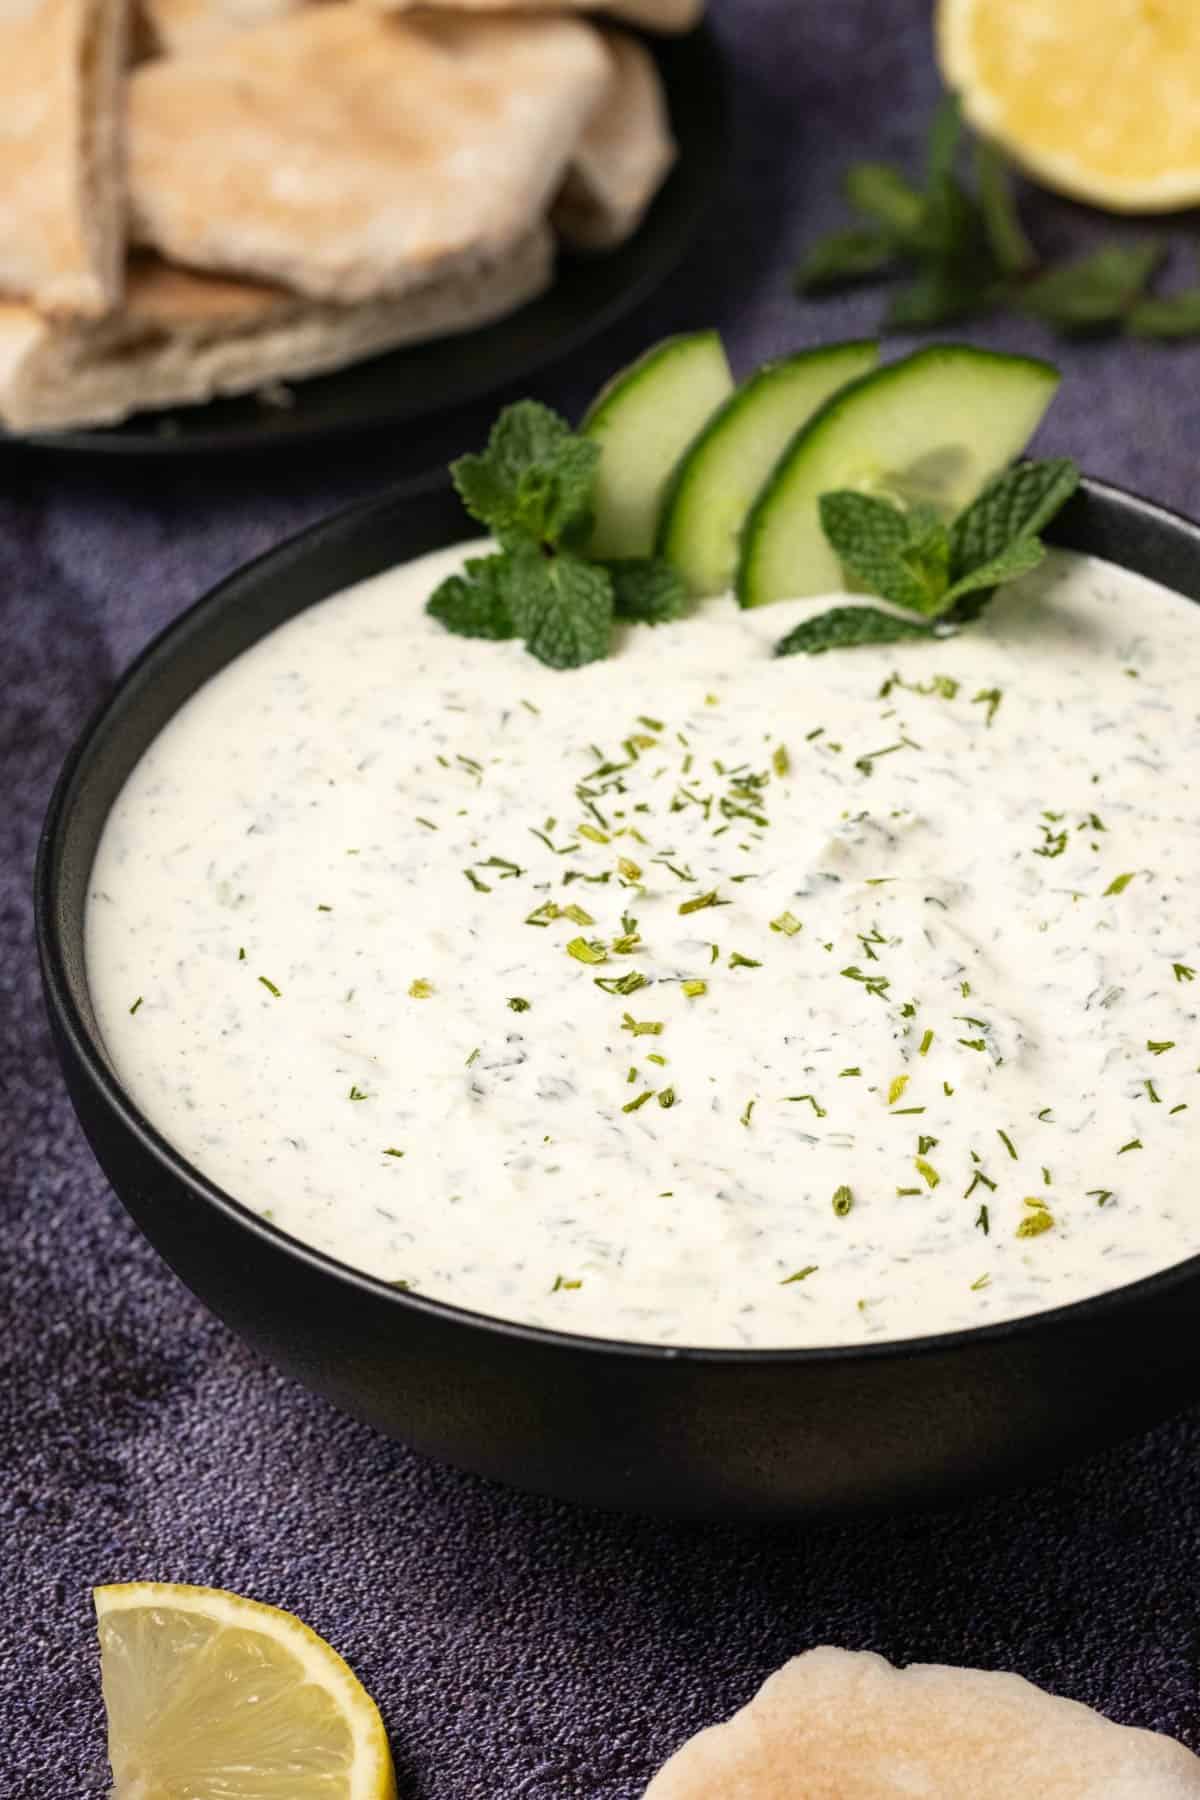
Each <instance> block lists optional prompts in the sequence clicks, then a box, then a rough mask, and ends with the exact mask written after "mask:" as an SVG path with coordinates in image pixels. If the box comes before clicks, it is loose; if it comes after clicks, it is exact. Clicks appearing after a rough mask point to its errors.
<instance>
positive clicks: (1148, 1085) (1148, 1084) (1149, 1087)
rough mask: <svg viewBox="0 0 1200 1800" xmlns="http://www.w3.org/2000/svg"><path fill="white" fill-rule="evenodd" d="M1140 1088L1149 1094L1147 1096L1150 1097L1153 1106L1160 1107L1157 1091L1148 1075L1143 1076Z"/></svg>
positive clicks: (1160, 1102) (1160, 1101)
mask: <svg viewBox="0 0 1200 1800" xmlns="http://www.w3.org/2000/svg"><path fill="white" fill-rule="evenodd" d="M1142 1086H1143V1087H1144V1088H1145V1090H1146V1092H1147V1093H1148V1094H1149V1096H1150V1098H1151V1100H1152V1101H1153V1102H1154V1104H1155V1106H1161V1105H1162V1100H1161V1098H1160V1097H1159V1093H1158V1090H1157V1089H1156V1087H1155V1085H1154V1083H1153V1082H1152V1081H1151V1079H1150V1077H1149V1076H1148V1075H1147V1076H1145V1078H1144V1079H1143V1082H1142Z"/></svg>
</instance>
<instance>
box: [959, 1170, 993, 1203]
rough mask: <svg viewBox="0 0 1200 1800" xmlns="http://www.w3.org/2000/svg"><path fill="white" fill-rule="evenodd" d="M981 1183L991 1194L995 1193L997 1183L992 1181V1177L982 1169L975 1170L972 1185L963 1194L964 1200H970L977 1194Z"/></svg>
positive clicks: (972, 1175)
mask: <svg viewBox="0 0 1200 1800" xmlns="http://www.w3.org/2000/svg"><path fill="white" fill-rule="evenodd" d="M980 1182H982V1183H983V1185H984V1187H985V1188H987V1190H988V1192H989V1193H992V1194H994V1193H995V1191H996V1183H995V1182H994V1181H993V1180H992V1178H991V1176H990V1175H985V1174H984V1172H983V1170H982V1169H973V1170H972V1171H971V1185H970V1187H968V1188H967V1190H966V1191H965V1193H964V1194H963V1199H964V1200H969V1199H970V1198H971V1195H972V1194H973V1193H974V1192H975V1189H976V1188H977V1187H978V1186H979V1184H980Z"/></svg>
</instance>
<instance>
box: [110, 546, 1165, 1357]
mask: <svg viewBox="0 0 1200 1800" xmlns="http://www.w3.org/2000/svg"><path fill="white" fill-rule="evenodd" d="M462 554H463V552H462V551H456V552H451V553H447V554H441V555H436V556H432V557H428V558H426V559H424V560H422V561H419V562H415V563H412V564H410V565H409V566H407V567H403V568H399V569H395V570H393V571H392V572H390V573H388V574H386V575H383V576H381V577H379V578H377V579H376V580H373V581H370V582H366V583H364V584H363V585H361V586H359V587H356V588H353V589H351V590H349V591H348V592H346V593H343V594H340V595H338V596H336V597H335V598H333V599H330V600H328V601H325V602H324V603H323V604H321V605H319V606H316V607H314V608H312V609H311V610H309V611H307V612H305V613H302V614H301V615H300V616H299V617H298V618H296V619H295V620H293V621H292V622H291V623H290V624H288V625H287V626H285V627H284V628H283V629H281V630H279V631H276V632H275V633H273V634H272V635H271V636H270V637H268V638H266V639H265V640H264V641H263V642H262V643H260V644H259V645H258V646H257V647H256V648H254V649H253V650H251V651H250V652H249V653H248V654H246V655H244V656H242V657H240V658H239V659H238V660H237V661H236V662H234V663H233V664H232V665H231V666H230V667H229V668H227V669H226V670H224V671H223V672H222V673H221V674H220V675H219V676H217V677H216V679H215V680H213V681H211V682H210V683H209V684H208V685H207V686H206V687H204V688H203V689H202V690H201V691H200V692H199V693H198V694H197V695H196V696H195V697H194V698H193V699H192V700H191V701H189V703H188V704H187V705H186V706H185V707H184V708H183V709H182V711H181V712H180V713H179V715H178V716H177V717H176V718H175V719H174V720H173V721H172V723H171V724H170V725H169V726H168V727H167V729H166V730H165V731H164V732H163V733H162V735H161V736H160V737H159V738H158V740H157V741H156V742H155V743H154V744H153V746H152V747H151V749H150V750H149V751H148V753H147V754H146V756H145V757H144V758H143V759H142V761H141V763H140V764H139V766H138V767H137V769H136V770H135V771H134V773H133V775H132V777H131V778H130V780H129V782H128V784H127V786H126V788H125V790H124V792H123V793H122V794H121V796H120V798H119V800H118V802H117V804H116V806H115V807H114V809H113V813H112V816H111V818H110V820H109V822H108V825H107V828H106V830H105V833H104V836H103V840H102V842H101V845H100V850H99V853H98V856H97V859H96V865H95V869H94V872H93V879H92V891H91V901H90V906H89V913H88V942H87V951H88V970H89V979H90V982H91V987H92V992H93V995H94V998H95V1003H96V1008H97V1013H98V1017H99V1020H100V1025H101V1029H102V1031H103V1034H104V1038H105V1041H106V1043H107V1045H108V1049H109V1052H110V1054H111V1057H112V1060H113V1062H114V1064H115V1066H116V1069H117V1071H118V1073H119V1075H120V1077H121V1079H122V1080H123V1082H124V1083H125V1084H126V1085H127V1087H128V1089H129V1090H130V1092H131V1093H132V1095H133V1096H134V1098H135V1100H136V1101H137V1103H138V1104H139V1105H140V1106H141V1108H142V1109H143V1111H144V1112H145V1114H146V1115H147V1117H148V1118H149V1119H150V1120H151V1121H152V1122H153V1123H154V1124H155V1125H156V1126H157V1127H158V1128H159V1129H160V1130H161V1131H162V1132H163V1133H164V1135H165V1136H166V1137H167V1138H168V1139H170V1141H171V1142H172V1143H173V1144H175V1145H176V1146H177V1147H178V1149H179V1150H180V1151H181V1152H182V1153H183V1154H184V1155H185V1156H186V1157H188V1158H189V1159H190V1160H191V1161H192V1162H193V1163H194V1164H195V1165H196V1166H197V1167H198V1168H199V1169H201V1170H202V1171H203V1172H204V1173H205V1174H206V1175H208V1176H209V1177H210V1178H211V1179H212V1180H214V1181H215V1182H217V1183H219V1184H220V1186H221V1187H223V1188H224V1189H225V1190H226V1191H227V1192H228V1193H230V1194H232V1195H234V1196H236V1197H237V1198H238V1199H239V1200H241V1201H243V1202H244V1203H245V1204H246V1205H247V1206H248V1207H250V1208H252V1209H253V1210H254V1211H256V1212H258V1213H261V1214H262V1215H263V1216H264V1217H266V1218H269V1219H272V1220H273V1221H274V1222H275V1223H276V1224H277V1225H279V1226H280V1227H282V1228H283V1229H284V1230H286V1231H288V1232H290V1233H292V1234H294V1235H295V1236H296V1237H297V1238H300V1239H303V1240H304V1241H305V1242H306V1243H308V1244H312V1245H315V1246H316V1247H317V1248H318V1249H320V1250H323V1251H327V1252H329V1253H330V1254H331V1255H333V1256H335V1257H337V1258H340V1259H341V1260H342V1261H344V1262H346V1263H350V1264H353V1265H354V1266H356V1267H358V1268H362V1269H366V1270H370V1271H372V1272H373V1273H375V1274H377V1275H379V1276H382V1277H383V1278H384V1279H386V1280H389V1281H394V1282H404V1283H408V1284H411V1286H412V1287H413V1288H414V1289H417V1290H419V1291H420V1292H421V1293H423V1294H428V1295H430V1296H434V1297H437V1298H439V1299H443V1300H447V1301H452V1302H455V1303H457V1304H458V1305H460V1306H464V1307H469V1308H472V1309H476V1310H478V1311H481V1312H487V1313H492V1314H496V1315H500V1316H502V1317H505V1318H511V1319H520V1320H525V1321H528V1322H532V1323H535V1324H539V1325H549V1326H554V1327H556V1328H559V1329H565V1330H568V1331H580V1332H590V1333H596V1334H599V1335H603V1336H609V1337H616V1338H628V1339H637V1340H642V1341H649V1342H656V1343H668V1344H701V1345H744V1346H765V1345H805V1344H847V1343H850V1344H853V1343H856V1342H861V1341H863V1340H870V1339H877V1338H881V1337H905V1336H911V1335H914V1334H922V1333H926V1332H933V1331H943V1330H949V1329H952V1328H955V1327H959V1326H965V1325H979V1324H986V1323H988V1322H991V1321H994V1320H998V1319H1005V1318H1011V1317H1013V1316H1014V1315H1017V1314H1021V1313H1029V1312H1032V1311H1035V1310H1038V1309H1040V1308H1043V1307H1047V1306H1052V1305H1056V1304H1058V1303H1060V1302H1063V1301H1069V1300H1075V1299H1078V1298H1080V1297H1081V1296H1083V1295H1087V1294H1094V1293H1096V1292H1098V1291H1099V1290H1102V1289H1105V1288H1110V1287H1114V1286H1116V1285H1118V1284H1120V1283H1122V1282H1126V1281H1130V1280H1132V1279H1133V1278H1135V1277H1138V1276H1143V1275H1146V1274H1149V1273H1151V1272H1152V1271H1154V1270H1156V1269H1161V1268H1163V1267H1165V1266H1166V1265H1168V1264H1170V1263H1172V1262H1175V1261H1177V1260H1179V1259H1180V1258H1182V1257H1184V1256H1187V1255H1189V1254H1191V1253H1193V1252H1196V1251H1198V1250H1200V1209H1198V1208H1197V1205H1196V1201H1195V1180H1194V1172H1193V1157H1194V1151H1195V1145H1196V1133H1195V1129H1194V1121H1196V1120H1197V1119H1198V1118H1200V1083H1198V1080H1197V1064H1196V1061H1195V1058H1196V1056H1197V1053H1198V1051H1200V1034H1198V1033H1197V1031H1196V1024H1195V1020H1196V1010H1197V999H1198V998H1200V942H1198V941H1197V939H1198V935H1200V933H1198V928H1197V886H1198V863H1200V857H1198V851H1200V808H1198V806H1197V797H1196V793H1195V789H1194V786H1193V771H1194V770H1195V769H1197V768H1200V616H1198V615H1197V612H1196V610H1195V608H1194V607H1193V605H1192V604H1191V603H1189V602H1188V601H1186V600H1184V599H1182V598H1180V597H1179V596H1177V595H1174V594H1171V593H1169V592H1167V591H1166V590H1164V589H1162V588H1159V587H1157V586H1155V585H1154V584H1152V583H1150V582H1147V581H1144V580H1141V579H1139V578H1138V577H1135V576H1133V575H1130V574H1128V573H1126V572H1125V571H1123V570H1120V569H1118V568H1115V567H1112V566H1111V565H1109V564H1106V563H1102V562H1099V561H1095V560H1090V559H1087V558H1080V557H1071V556H1066V555H1064V554H1061V553H1056V554H1053V555H1052V556H1051V557H1050V558H1049V559H1048V561H1047V563H1046V565H1045V566H1044V568H1043V569H1042V570H1041V571H1039V572H1038V574H1037V575H1036V576H1034V577H1031V578H1028V579H1026V580H1025V581H1023V582H1021V583H1019V584H1017V585H1016V586H1014V587H1011V588H1008V589H1005V590H1003V591H1002V592H1001V593H1000V595H999V596H998V597H997V599H996V601H995V602H994V604H993V606H992V608H991V610H990V612H989V613H988V614H987V615H986V618H985V619H984V621H983V622H982V623H981V624H979V625H977V626H975V627H973V628H971V629H970V630H968V631H965V632H964V633H963V634H962V635H961V636H960V637H957V638H953V639H949V640H945V641H941V642H937V643H928V644H925V643H917V644H913V643H902V644H899V645H897V646H894V647H890V648H886V649H873V648H872V649H855V650H849V651H845V652H842V653H837V652H835V653H832V654H829V655H826V656H822V657H818V658H808V657H803V656H797V657H792V658H788V659H781V660H774V659H772V657H771V654H770V651H771V646H772V645H773V644H774V643H775V642H776V641H777V640H778V639H779V638H780V637H781V636H782V635H783V634H784V632H786V631H788V630H789V629H790V628H791V627H792V626H793V625H794V624H795V623H796V622H797V621H798V620H799V619H800V618H801V617H803V616H806V615H807V614H809V613H811V612H813V611H814V610H820V609H821V604H823V603H821V604H818V603H813V602H803V603H800V602H797V603H795V604H788V605H783V606H777V607H770V608H767V609H765V611H762V612H757V613H755V612H751V613H743V612H739V610H738V609H737V607H736V606H735V605H734V604H733V602H732V601H730V600H728V599H725V600H720V601H717V602H713V603H709V604H706V605H704V606H703V607H701V608H700V609H699V610H698V611H697V612H696V613H695V614H694V615H693V616H692V617H691V618H690V619H688V620H686V621H684V622H682V623H680V624H676V625H669V626H660V627H658V628H657V629H654V630H651V629H649V628H647V627H635V628H632V629H629V630H627V631H625V632H623V633H622V634H621V636H620V641H619V643H618V645H617V646H616V649H615V654H614V655H613V657H612V658H610V659H609V660H608V661H606V662H601V663H597V664H593V665H592V666H590V667H588V668H585V669H581V670H578V671H574V672H571V673H557V672H553V671H550V670H548V669H546V668H543V667H542V666H541V665H540V664H538V663H536V662H535V661H534V660H533V659H532V658H531V657H529V656H528V655H527V654H526V653H525V652H524V650H523V649H522V648H521V646H520V645H519V644H517V643H507V644H495V643H484V642H478V641H473V640H467V639H463V638H459V637H453V636H451V635H449V634H448V633H447V632H445V631H443V630H442V629H441V627H440V626H438V625H437V624H435V623H434V622H433V621H432V620H430V619H429V618H428V617H427V616H426V615H425V613H424V611H423V603H424V601H425V599H426V598H427V597H428V595H429V594H430V592H431V591H432V589H433V588H434V586H435V585H436V584H437V582H438V581H439V580H441V579H442V578H443V577H444V576H445V575H446V574H447V573H449V572H450V571H451V570H452V569H454V568H455V567H456V566H457V565H458V563H459V562H460V560H461V557H462ZM893 675H895V676H898V677H900V678H902V681H900V680H897V681H894V682H893V681H891V680H890V677H892V676H893ZM689 906H690V910H689ZM569 907H570V908H580V909H582V914H583V915H584V916H582V917H581V916H578V915H577V916H574V917H572V916H570V915H566V914H564V913H563V911H562V910H561V909H564V908H569ZM556 908H557V909H560V910H559V911H558V913H557V914H556V913H555V909H556ZM571 945H574V953H572V951H571V950H570V949H569V946H571ZM580 955H582V956H583V957H584V958H599V957H602V958H603V959H604V960H602V961H589V960H579V956H580ZM1193 970H1195V971H1196V978H1195V980H1194V981H1193ZM629 977H641V978H643V984H642V985H640V986H638V987H637V988H636V991H632V992H621V991H616V992H614V991H610V990H611V989H612V988H613V987H614V986H615V984H616V983H617V982H622V983H623V984H624V986H625V987H626V988H629V987H632V986H634V983H633V981H631V980H629V979H627V978H629ZM687 984H692V985H691V986H690V987H689V986H688V985H687ZM700 984H702V985H700ZM847 1195H848V1197H849V1201H848V1203H847ZM838 1196H840V1198H838ZM847 1204H848V1210H847Z"/></svg>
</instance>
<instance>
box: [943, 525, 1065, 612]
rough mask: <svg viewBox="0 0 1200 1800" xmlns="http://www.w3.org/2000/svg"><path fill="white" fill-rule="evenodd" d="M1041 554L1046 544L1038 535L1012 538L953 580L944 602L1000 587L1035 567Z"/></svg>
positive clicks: (1040, 558) (1039, 560)
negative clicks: (991, 554) (995, 554)
mask: <svg viewBox="0 0 1200 1800" xmlns="http://www.w3.org/2000/svg"><path fill="white" fill-rule="evenodd" d="M1045 554H1046V546H1045V545H1044V544H1043V543H1042V540H1041V539H1040V538H1036V537H1019V538H1014V539H1013V541H1012V542H1011V544H1007V545H1006V546H1005V548H1004V549H1003V550H1001V551H1000V553H999V555H998V556H994V557H993V558H992V559H991V561H990V562H985V563H980V565H979V567H978V568H977V569H972V570H971V572H970V574H969V575H964V576H962V578H961V579H960V580H958V581H956V582H955V583H954V585H953V587H951V588H949V589H948V590H947V593H946V596H945V600H946V604H947V605H948V606H949V605H951V604H952V603H953V602H954V601H956V600H959V599H961V598H962V597H963V595H965V594H975V593H981V592H983V591H984V590H985V589H990V588H998V587H1001V586H1002V585H1003V584H1004V582H1006V581H1015V580H1016V579H1017V577H1018V575H1027V574H1028V573H1029V571H1030V569H1036V568H1037V566H1038V564H1039V563H1040V562H1041V560H1042V558H1043V557H1044V556H1045ZM976 616H977V615H976Z"/></svg>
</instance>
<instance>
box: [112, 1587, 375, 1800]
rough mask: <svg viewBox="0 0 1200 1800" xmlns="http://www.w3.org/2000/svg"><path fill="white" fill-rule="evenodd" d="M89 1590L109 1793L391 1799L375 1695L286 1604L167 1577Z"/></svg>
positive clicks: (154, 1799) (171, 1799) (155, 1797)
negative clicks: (271, 1603) (263, 1602)
mask: <svg viewBox="0 0 1200 1800" xmlns="http://www.w3.org/2000/svg"><path fill="white" fill-rule="evenodd" d="M93 1598H94V1600H95V1603H96V1617H97V1622H98V1625H99V1631H100V1672H101V1680H102V1683H103V1688H104V1704H105V1707H106V1709H107V1712H108V1755H109V1761H110V1762H111V1764H112V1772H113V1795H112V1800H210V1796H211V1800H218V1797H219V1800H241V1797H242V1796H245V1797H246V1800H395V1796H396V1779H395V1774H394V1772H393V1769H392V1759H391V1754H390V1752H389V1750H388V1743H387V1737H386V1734H385V1732H384V1729H383V1722H382V1720H381V1719H380V1717H379V1713H378V1710H377V1708H376V1706H375V1703H374V1701H373V1700H372V1699H371V1697H370V1695H369V1694H368V1693H367V1692H366V1690H365V1689H364V1688H363V1686H362V1684H361V1683H360V1682H359V1680H358V1679H357V1677H356V1676H355V1675H354V1674H353V1672H352V1671H351V1670H350V1669H349V1668H348V1667H347V1665H346V1664H345V1663H344V1662H343V1661H342V1659H341V1657H340V1656H339V1655H338V1654H337V1652H336V1651H335V1650H332V1649H331V1648H330V1646H329V1645H328V1644H327V1643H326V1642H325V1640H324V1639H323V1638H319V1637H318V1636H317V1634H316V1632H315V1631H310V1630H309V1628H308V1626H307V1625H303V1624H302V1623H301V1622H300V1620H299V1619H296V1618H293V1616H292V1614H291V1613H287V1612H281V1611H280V1610H279V1609H278V1608H277V1607H274V1606H262V1605H260V1604H259V1602H258V1601H256V1600H244V1599H242V1598H241V1597H240V1595H237V1594H228V1593H224V1592H222V1591H221V1590H220V1589H218V1588H203V1587H180V1586H175V1585H173V1584H171V1583H167V1582H153V1581H135V1582H129V1583H128V1584H126V1585H124V1586H120V1587H101V1588H96V1589H94V1590H93Z"/></svg>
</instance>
